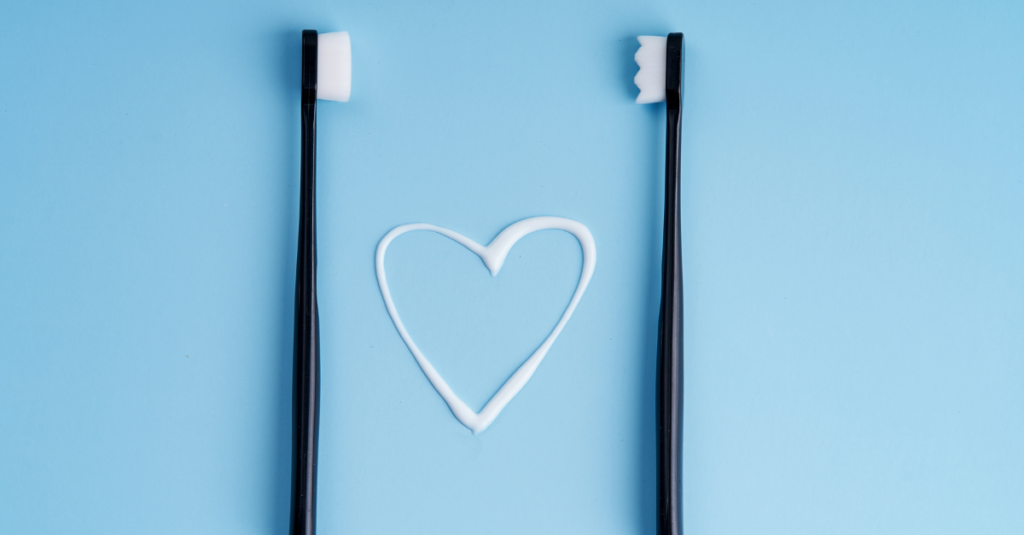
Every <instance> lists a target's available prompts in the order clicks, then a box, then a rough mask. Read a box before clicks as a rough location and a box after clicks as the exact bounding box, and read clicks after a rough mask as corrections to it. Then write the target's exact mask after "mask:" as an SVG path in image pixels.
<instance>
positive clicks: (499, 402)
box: [377, 217, 597, 434]
mask: <svg viewBox="0 0 1024 535" xmlns="http://www.w3.org/2000/svg"><path fill="white" fill-rule="evenodd" d="M414 230H429V231H431V232H436V233H438V234H441V235H442V236H447V237H448V238H451V239H452V240H454V241H456V242H458V243H459V244H461V245H462V246H463V247H465V248H466V249H469V250H470V251H472V252H474V253H476V255H477V256H479V257H480V259H481V260H483V262H484V265H485V266H487V269H488V270H490V272H491V276H492V277H493V276H496V275H497V274H498V271H500V270H501V266H502V264H504V263H505V258H506V257H507V256H508V252H509V250H511V249H512V246H513V245H515V244H516V242H518V241H519V240H520V239H522V237H523V236H526V235H527V234H530V233H533V232H537V231H538V230H564V231H566V232H568V233H570V234H572V235H573V236H575V237H576V240H577V241H579V242H580V247H582V248H583V270H582V271H581V272H580V280H579V282H578V283H576V291H575V292H573V294H572V299H571V300H570V301H569V306H567V307H565V311H564V312H562V317H561V318H559V320H558V324H556V325H555V328H554V329H552V330H551V333H550V334H548V337H547V338H545V339H544V343H542V344H541V345H540V347H539V348H537V350H536V351H534V352H533V354H532V355H530V358H528V359H526V361H525V362H523V364H522V365H520V366H519V368H518V369H517V370H516V371H515V373H513V374H512V376H511V377H509V378H508V380H506V381H505V384H503V385H501V388H500V389H498V392H497V393H496V394H494V396H493V397H491V399H490V400H489V401H488V402H487V405H485V406H484V408H483V410H481V411H480V413H479V414H478V413H475V412H473V410H472V409H470V408H469V406H468V405H466V404H465V403H464V402H463V401H462V400H461V399H459V396H457V395H455V392H454V391H453V390H452V389H451V387H450V386H448V383H446V382H445V381H444V378H442V377H441V374H440V373H437V370H435V369H434V366H432V365H431V364H430V361H429V360H427V357H426V356H424V355H423V352H422V351H420V348H419V347H417V346H416V343H415V342H413V341H412V337H411V336H409V331H407V330H406V329H405V325H403V324H402V319H401V318H399V317H398V310H397V309H395V303H394V301H392V299H391V291H390V290H388V281H387V278H386V277H385V276H384V253H386V252H387V250H388V245H390V244H391V242H392V241H393V240H394V239H395V238H397V237H399V236H401V235H402V234H405V233H406V232H412V231H414ZM596 263H597V247H596V246H595V245H594V237H593V235H591V234H590V230H589V229H588V228H587V227H586V226H585V225H584V224H583V223H580V222H578V221H573V220H572V219H566V218H564V217H531V218H528V219H524V220H522V221H518V222H516V223H513V224H511V225H509V226H508V227H506V228H505V230H503V231H501V232H500V233H499V234H498V235H497V236H495V238H494V239H493V240H491V243H489V244H487V246H486V247H484V246H483V245H480V244H479V243H477V242H475V241H473V240H471V239H469V238H467V237H465V236H463V235H462V234H459V233H458V232H455V231H453V230H449V229H446V228H444V227H439V226H437V225H430V224H427V223H413V224H410V225H400V226H398V227H395V228H394V229H392V230H391V232H388V233H387V234H386V235H385V236H384V238H382V239H381V240H380V244H378V245H377V283H378V284H379V285H380V293H381V295H382V296H383V297H384V304H385V306H387V309H388V314H390V315H391V321H393V322H395V328H397V329H398V334H400V335H401V336H402V340H405V345H407V346H409V351H411V352H412V356H413V357H415V359H416V363H417V364H419V366H420V369H421V370H423V374H424V375H426V376H427V379H428V380H429V381H430V384H432V385H434V389H435V390H437V393H438V394H440V395H441V398H443V399H444V401H445V403H447V404H448V408H449V409H451V411H452V414H454V415H455V417H456V418H457V419H458V420H459V421H460V422H462V425H464V426H466V427H468V428H469V429H470V430H471V431H473V433H474V434H477V433H480V432H481V431H483V430H484V429H487V427H488V426H489V425H491V422H493V421H494V419H495V418H497V417H498V414H500V413H501V411H502V409H504V408H505V405H508V402H509V401H512V398H514V397H515V396H516V394H518V393H519V391H520V390H522V388H523V386H525V385H526V383H527V381H529V380H530V377H532V376H533V372H535V371H536V370H537V366H539V365H540V361H542V360H544V356H545V355H547V353H548V350H549V349H551V345H552V344H554V343H555V339H556V338H558V335H559V334H560V333H561V332H562V329H563V328H564V327H565V324H566V323H567V322H568V321H569V317H571V316H572V312H573V311H574V310H576V305H577V304H578V303H579V302H580V298H581V297H583V292H584V291H586V289H587V284H589V283H590V278H591V276H592V275H593V274H594V265H595V264H596Z"/></svg>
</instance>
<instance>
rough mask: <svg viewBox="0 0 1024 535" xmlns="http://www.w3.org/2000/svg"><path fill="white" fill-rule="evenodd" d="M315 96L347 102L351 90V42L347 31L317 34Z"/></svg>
mask: <svg viewBox="0 0 1024 535" xmlns="http://www.w3.org/2000/svg"><path fill="white" fill-rule="evenodd" d="M316 47H317V61H316V98H318V99H321V100H337V101H338V102H348V97H349V94H350V93H351V90H352V44H351V42H350V41H349V38H348V32H331V33H322V34H320V35H318V36H317V43H316Z"/></svg>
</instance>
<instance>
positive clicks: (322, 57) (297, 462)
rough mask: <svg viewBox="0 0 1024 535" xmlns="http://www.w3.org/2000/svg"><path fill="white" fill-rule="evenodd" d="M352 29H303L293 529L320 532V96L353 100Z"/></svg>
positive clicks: (297, 534)
mask: <svg viewBox="0 0 1024 535" xmlns="http://www.w3.org/2000/svg"><path fill="white" fill-rule="evenodd" d="M351 50H352V49H351V45H350V43H349V38H348V32H335V33H324V34H320V35H317V32H316V30H303V32H302V168H301V178H302V185H301V193H300V202H301V207H300V211H299V253H298V261H297V262H296V266H295V363H294V368H293V369H292V503H291V515H290V518H289V525H290V529H289V532H290V533H291V535H314V533H316V461H317V441H318V439H319V435H320V318H319V314H318V311H317V304H316V101H317V99H318V98H320V99H326V100H337V101H340V102H347V101H348V97H349V91H350V89H351V81H352V61H351V56H352V55H351Z"/></svg>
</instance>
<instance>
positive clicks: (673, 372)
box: [657, 33, 683, 535]
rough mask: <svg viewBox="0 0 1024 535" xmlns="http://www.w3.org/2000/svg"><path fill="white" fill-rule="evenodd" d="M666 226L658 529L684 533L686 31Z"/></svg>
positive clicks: (671, 49)
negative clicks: (683, 144)
mask: <svg viewBox="0 0 1024 535" xmlns="http://www.w3.org/2000/svg"><path fill="white" fill-rule="evenodd" d="M665 75H666V76H665V84H666V89H667V91H666V101H667V105H666V107H665V108H666V115H667V117H668V132H667V136H666V142H667V147H666V150H665V228H664V231H663V239H664V242H663V244H662V260H661V262H662V263H661V314H660V317H659V319H658V378H657V426H658V528H657V529H658V535H681V534H682V532H683V520H682V507H683V504H682V494H683V487H682V469H683V466H682V446H683V261H682V251H681V244H680V237H679V228H680V224H679V217H680V216H679V153H680V145H679V130H680V119H681V118H682V102H683V92H682V87H683V83H682V82H683V34H681V33H672V34H669V36H668V43H667V54H666V70H665Z"/></svg>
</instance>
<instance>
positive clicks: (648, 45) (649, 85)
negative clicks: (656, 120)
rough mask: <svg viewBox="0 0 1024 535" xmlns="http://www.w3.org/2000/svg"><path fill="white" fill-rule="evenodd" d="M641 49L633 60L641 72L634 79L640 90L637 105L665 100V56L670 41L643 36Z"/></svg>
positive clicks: (639, 38) (640, 39)
mask: <svg viewBox="0 0 1024 535" xmlns="http://www.w3.org/2000/svg"><path fill="white" fill-rule="evenodd" d="M636 39H637V41H640V49H639V50H637V51H636V55H634V56H633V59H635V60H636V64H637V65H639V66H640V72H638V73H636V76H634V77H633V83H635V84H636V86H637V87H639V88H640V94H639V95H637V97H636V103H637V104H651V103H654V102H662V101H664V100H665V55H666V50H667V48H668V39H666V38H664V37H658V36H653V35H641V36H640V37H637V38H636Z"/></svg>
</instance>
